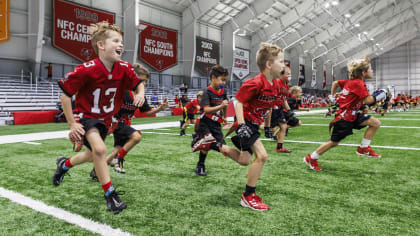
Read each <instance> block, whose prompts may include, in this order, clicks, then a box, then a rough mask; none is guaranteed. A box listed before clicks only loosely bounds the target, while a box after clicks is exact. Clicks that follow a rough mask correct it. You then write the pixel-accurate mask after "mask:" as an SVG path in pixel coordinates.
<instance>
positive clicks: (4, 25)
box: [0, 0, 10, 43]
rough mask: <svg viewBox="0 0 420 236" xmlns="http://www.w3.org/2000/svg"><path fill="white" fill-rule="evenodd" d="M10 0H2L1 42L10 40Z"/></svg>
mask: <svg viewBox="0 0 420 236" xmlns="http://www.w3.org/2000/svg"><path fill="white" fill-rule="evenodd" d="M9 9H10V5H9V0H0V43H1V42H6V41H9V39H10V33H9V25H10V19H9Z"/></svg>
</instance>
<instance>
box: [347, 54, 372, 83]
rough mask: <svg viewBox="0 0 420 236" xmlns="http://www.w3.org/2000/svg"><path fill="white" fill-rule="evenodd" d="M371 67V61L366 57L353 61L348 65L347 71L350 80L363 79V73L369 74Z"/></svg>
mask: <svg viewBox="0 0 420 236" xmlns="http://www.w3.org/2000/svg"><path fill="white" fill-rule="evenodd" d="M369 66H370V59H369V58H368V57H364V58H363V59H357V60H352V61H350V62H349V63H347V70H348V72H349V78H350V79H356V78H359V79H360V78H362V75H363V72H367V71H368V70H369Z"/></svg>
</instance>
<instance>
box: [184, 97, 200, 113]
mask: <svg viewBox="0 0 420 236" xmlns="http://www.w3.org/2000/svg"><path fill="white" fill-rule="evenodd" d="M199 105H200V104H198V100H197V99H194V100H192V101H191V102H189V103H187V105H185V107H186V108H187V113H188V114H195V113H197V111H198V109H197V106H199Z"/></svg>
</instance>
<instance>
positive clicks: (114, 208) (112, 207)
mask: <svg viewBox="0 0 420 236" xmlns="http://www.w3.org/2000/svg"><path fill="white" fill-rule="evenodd" d="M104 197H105V200H106V206H107V207H108V211H111V212H112V213H114V215H116V214H118V213H120V212H121V211H123V210H124V209H125V208H127V204H125V203H124V202H123V201H121V199H120V197H118V194H117V192H116V191H115V190H114V191H112V192H111V194H109V195H108V196H104Z"/></svg>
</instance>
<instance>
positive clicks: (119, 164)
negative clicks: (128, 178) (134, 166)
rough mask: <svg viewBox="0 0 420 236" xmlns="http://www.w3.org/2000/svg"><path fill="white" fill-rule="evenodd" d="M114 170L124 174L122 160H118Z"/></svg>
mask: <svg viewBox="0 0 420 236" xmlns="http://www.w3.org/2000/svg"><path fill="white" fill-rule="evenodd" d="M114 170H115V171H116V172H118V173H121V174H125V170H124V158H118V159H117V163H116V164H115V165H114Z"/></svg>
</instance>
